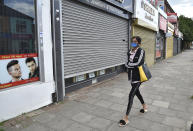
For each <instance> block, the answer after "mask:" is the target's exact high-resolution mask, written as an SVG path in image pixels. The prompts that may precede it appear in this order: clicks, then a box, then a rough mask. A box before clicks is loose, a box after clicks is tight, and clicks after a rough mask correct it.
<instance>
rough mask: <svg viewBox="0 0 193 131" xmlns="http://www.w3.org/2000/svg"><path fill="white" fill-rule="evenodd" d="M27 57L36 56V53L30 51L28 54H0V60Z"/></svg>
mask: <svg viewBox="0 0 193 131" xmlns="http://www.w3.org/2000/svg"><path fill="white" fill-rule="evenodd" d="M27 57H38V54H37V53H30V54H12V55H0V60H7V59H20V58H27Z"/></svg>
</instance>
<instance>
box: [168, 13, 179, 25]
mask: <svg viewBox="0 0 193 131" xmlns="http://www.w3.org/2000/svg"><path fill="white" fill-rule="evenodd" d="M167 15H168V21H169V22H170V23H173V24H175V23H177V20H178V17H177V13H167Z"/></svg>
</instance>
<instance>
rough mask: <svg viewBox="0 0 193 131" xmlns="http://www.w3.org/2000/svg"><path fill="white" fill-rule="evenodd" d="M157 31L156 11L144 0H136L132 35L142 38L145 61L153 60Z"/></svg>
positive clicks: (150, 63)
mask: <svg viewBox="0 0 193 131" xmlns="http://www.w3.org/2000/svg"><path fill="white" fill-rule="evenodd" d="M157 31H158V11H157V9H156V8H155V7H153V6H152V5H151V4H150V3H149V2H148V1H146V0H137V1H136V3H135V10H134V23H133V26H132V35H133V36H140V37H141V38H142V48H143V49H144V50H145V52H146V58H145V60H146V63H147V65H148V66H152V65H153V64H154V62H155V45H156V43H155V42H156V34H157Z"/></svg>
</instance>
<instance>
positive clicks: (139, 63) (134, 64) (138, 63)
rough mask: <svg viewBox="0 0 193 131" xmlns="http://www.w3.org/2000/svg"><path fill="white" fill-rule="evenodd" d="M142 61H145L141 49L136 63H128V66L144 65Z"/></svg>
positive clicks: (143, 52)
mask: <svg viewBox="0 0 193 131" xmlns="http://www.w3.org/2000/svg"><path fill="white" fill-rule="evenodd" d="M144 59H145V51H144V50H143V49H141V52H140V56H139V59H138V61H137V62H135V63H132V62H129V63H128V66H130V67H137V66H140V65H143V64H144Z"/></svg>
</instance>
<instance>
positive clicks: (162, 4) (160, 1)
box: [158, 0, 165, 10]
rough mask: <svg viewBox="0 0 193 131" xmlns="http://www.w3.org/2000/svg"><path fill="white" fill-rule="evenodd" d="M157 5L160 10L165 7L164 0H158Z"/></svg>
mask: <svg viewBox="0 0 193 131" xmlns="http://www.w3.org/2000/svg"><path fill="white" fill-rule="evenodd" d="M158 7H160V8H161V9H162V10H164V8H165V3H164V0H158Z"/></svg>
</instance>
